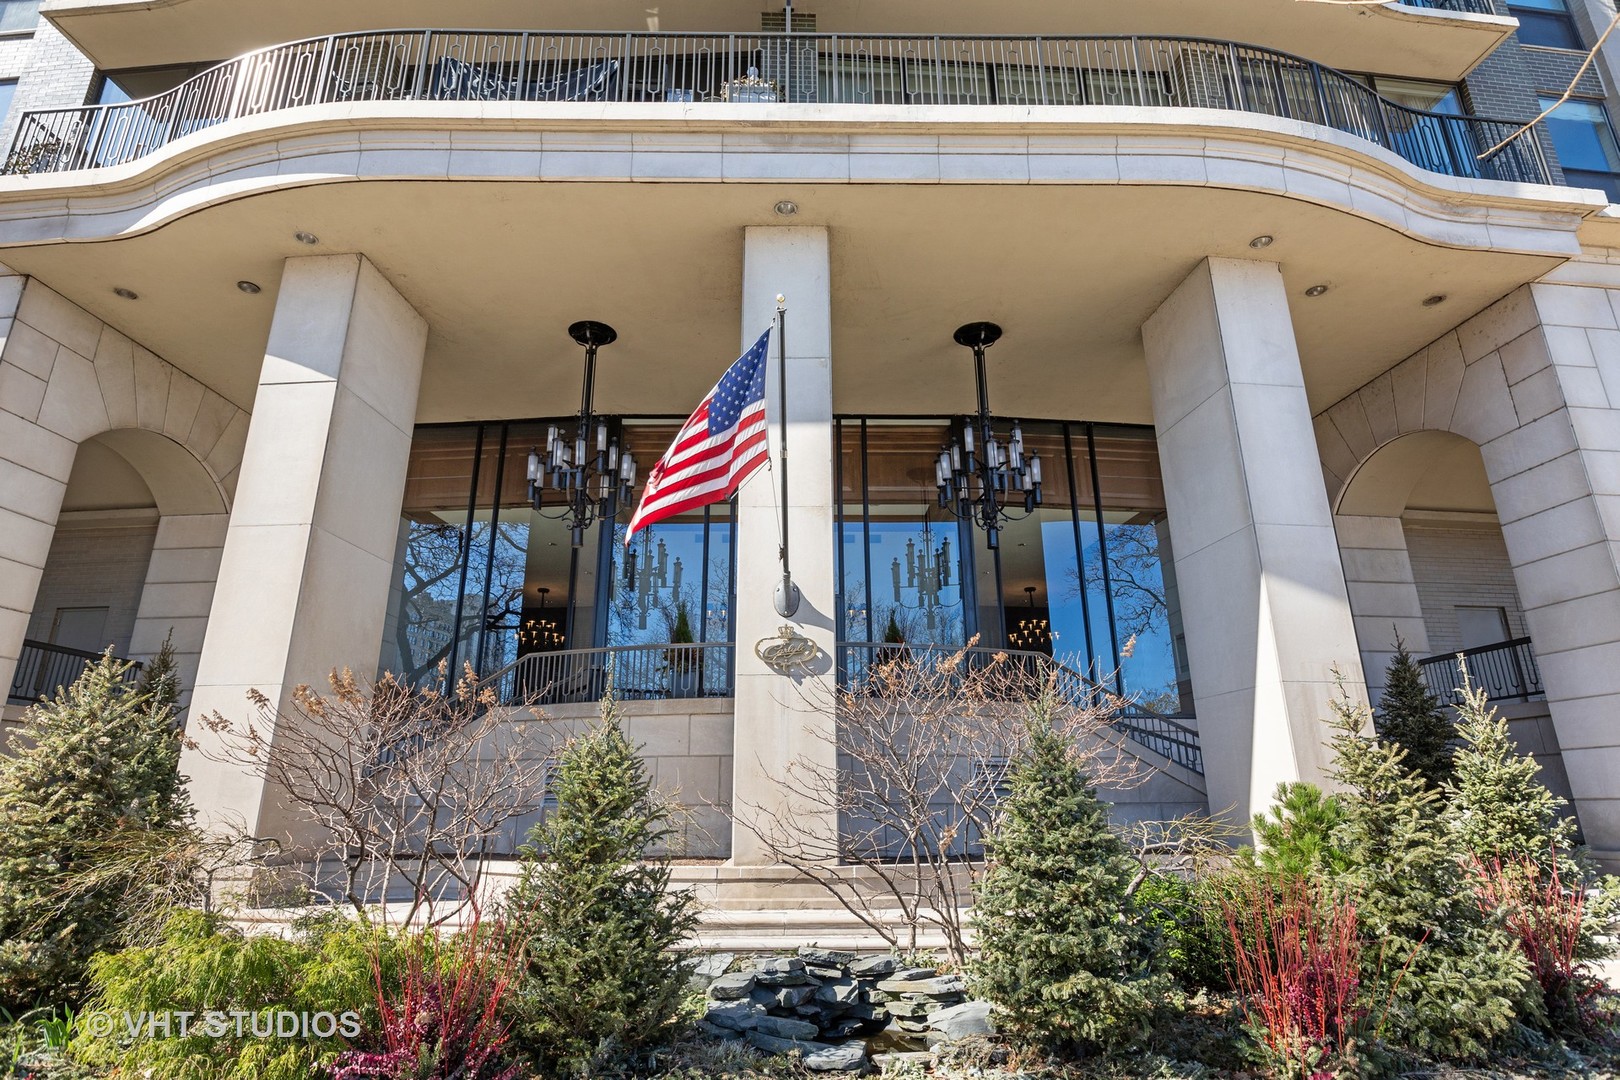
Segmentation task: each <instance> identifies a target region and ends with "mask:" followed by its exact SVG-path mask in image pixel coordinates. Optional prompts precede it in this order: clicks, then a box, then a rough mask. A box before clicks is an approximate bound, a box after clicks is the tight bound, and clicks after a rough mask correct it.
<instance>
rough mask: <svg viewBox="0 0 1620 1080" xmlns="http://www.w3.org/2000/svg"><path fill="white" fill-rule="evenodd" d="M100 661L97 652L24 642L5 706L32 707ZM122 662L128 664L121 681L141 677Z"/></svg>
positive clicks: (133, 666)
mask: <svg viewBox="0 0 1620 1080" xmlns="http://www.w3.org/2000/svg"><path fill="white" fill-rule="evenodd" d="M100 659H101V654H100V653H93V652H85V651H84V650H83V649H69V648H65V647H63V646H61V645H52V644H51V643H50V642H48V641H27V640H25V641H24V642H23V645H22V655H21V656H19V657H18V658H17V669H16V670H15V671H14V672H12V675H11V687H10V688H9V689H8V690H7V691H6V704H8V705H32V704H34V703H35V702H37V701H39V699H40V698H43V697H48V696H50V695H52V694H54V693H56V691H57V689H58V688H59V687H66V686H72V685H73V684H74V683H75V682H77V681H78V678H79V676H80V675H83V674H84V669H85V668H87V667H89V666H90V665H91V664H93V663H95V662H96V661H97V660H100ZM124 662H125V663H128V664H129V665H130V666H129V667H128V668H126V669H125V671H124V681H125V682H131V683H132V682H134V681H135V679H136V678H137V677H138V676H139V675H140V671H141V665H140V664H139V663H137V662H134V661H124Z"/></svg>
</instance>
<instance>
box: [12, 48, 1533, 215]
mask: <svg viewBox="0 0 1620 1080" xmlns="http://www.w3.org/2000/svg"><path fill="white" fill-rule="evenodd" d="M374 101H436V102H437V101H465V102H578V103H604V102H605V103H614V102H626V103H652V102H659V103H668V104H669V106H670V107H671V108H672V109H687V110H691V109H694V107H696V106H700V105H701V104H703V103H707V102H724V103H728V104H731V105H743V106H747V105H751V104H763V103H786V104H790V105H791V104H805V105H810V104H819V105H848V106H871V107H887V108H889V109H891V110H892V109H894V108H904V107H906V106H910V105H931V106H939V105H946V106H971V105H1015V106H1026V107H1032V108H1035V107H1075V106H1082V107H1083V106H1088V105H1098V106H1129V107H1137V108H1154V109H1158V108H1182V109H1221V110H1231V111H1238V112H1248V113H1257V114H1263V115H1269V116H1278V117H1284V118H1288V119H1292V120H1297V121H1303V122H1306V123H1311V124H1320V125H1323V126H1326V127H1329V128H1334V129H1336V130H1338V131H1342V132H1347V133H1349V134H1352V135H1355V136H1358V137H1360V138H1363V139H1366V140H1368V141H1370V142H1373V143H1376V144H1377V145H1379V146H1382V147H1384V148H1386V149H1388V150H1390V151H1392V152H1394V153H1396V154H1398V155H1400V156H1401V157H1403V158H1405V159H1406V160H1407V161H1410V162H1412V163H1413V164H1415V165H1417V166H1419V167H1420V168H1423V169H1427V170H1430V171H1432V172H1437V173H1442V174H1445V175H1449V176H1459V177H1468V178H1477V179H1485V180H1505V181H1515V182H1521V183H1543V184H1544V183H1550V182H1551V174H1550V172H1549V170H1548V167H1547V162H1546V160H1545V159H1544V158H1543V156H1542V152H1541V147H1540V145H1539V140H1538V139H1537V138H1534V137H1530V136H1526V137H1522V138H1518V139H1514V140H1512V141H1511V142H1509V143H1507V145H1506V146H1504V147H1502V148H1501V149H1499V150H1495V151H1494V152H1492V148H1493V147H1496V146H1497V144H1499V143H1501V142H1502V141H1503V140H1504V139H1507V138H1508V136H1510V135H1512V134H1513V133H1514V132H1516V131H1518V130H1519V129H1520V128H1521V127H1522V126H1523V124H1522V122H1520V121H1513V120H1492V119H1485V118H1481V117H1473V116H1446V115H1440V114H1436V113H1425V112H1419V111H1417V110H1413V109H1409V108H1406V107H1404V106H1402V105H1397V104H1396V103H1394V102H1391V101H1388V100H1385V99H1384V98H1381V97H1379V96H1378V95H1376V94H1374V93H1373V92H1372V91H1371V90H1369V89H1368V88H1367V87H1365V86H1363V85H1362V84H1361V83H1359V82H1356V81H1355V80H1354V79H1351V78H1349V77H1348V76H1346V75H1344V74H1342V73H1340V72H1338V71H1335V70H1333V69H1331V68H1326V67H1323V66H1322V65H1320V64H1317V63H1314V62H1312V61H1309V60H1304V59H1301V58H1300V57H1297V56H1292V55H1289V54H1287V53H1282V52H1277V51H1274V50H1270V49H1262V48H1257V47H1254V46H1249V45H1240V44H1236V43H1233V42H1225V41H1212V40H1206V39H1202V38H1180V37H1134V36H1127V37H1122V36H1113V37H934V36H893V35H885V36H853V35H841V34H791V35H789V34H684V33H682V34H674V33H668V34H665V33H627V34H574V33H568V34H547V33H528V32H515V31H514V32H510V33H488V32H481V31H457V30H401V31H390V32H380V33H357V34H343V35H334V36H331V37H324V38H314V39H310V40H307V41H300V42H294V43H292V44H287V45H278V46H274V47H272V48H268V49H264V50H261V51H259V52H254V53H249V54H247V55H245V56H242V57H239V58H237V59H235V60H232V61H229V62H227V63H224V64H221V65H219V66H217V67H215V68H212V69H210V70H208V71H206V72H204V73H202V74H201V75H198V76H196V77H195V78H193V79H191V80H190V81H188V82H186V83H183V84H181V85H180V86H178V87H176V88H175V89H173V90H170V91H168V92H167V93H164V94H160V95H158V96H156V97H152V98H147V99H144V100H141V101H132V102H127V103H122V104H117V105H92V106H86V107H83V108H77V109H52V110H44V111H33V112H28V113H25V114H24V115H23V117H22V120H21V121H20V123H19V125H18V130H17V136H16V139H15V141H14V143H13V145H12V148H11V153H10V155H9V156H8V158H7V160H6V164H5V171H6V172H8V173H24V174H40V173H62V172H73V171H78V170H83V169H93V168H101V167H105V166H112V165H122V164H125V163H128V162H132V161H136V160H138V159H140V158H142V157H144V156H146V155H148V154H152V153H154V152H156V151H158V150H160V149H162V148H163V147H165V146H167V145H169V144H170V143H173V142H175V141H176V140H179V139H182V138H185V137H186V136H189V135H192V134H195V133H197V132H201V131H204V130H206V129H208V128H210V127H213V126H215V125H218V124H222V123H225V122H226V121H229V120H235V119H238V118H242V117H248V116H257V115H262V114H265V113H273V112H277V111H280V110H287V109H296V108H299V107H301V106H306V105H325V104H332V103H344V102H374ZM728 115H731V114H728Z"/></svg>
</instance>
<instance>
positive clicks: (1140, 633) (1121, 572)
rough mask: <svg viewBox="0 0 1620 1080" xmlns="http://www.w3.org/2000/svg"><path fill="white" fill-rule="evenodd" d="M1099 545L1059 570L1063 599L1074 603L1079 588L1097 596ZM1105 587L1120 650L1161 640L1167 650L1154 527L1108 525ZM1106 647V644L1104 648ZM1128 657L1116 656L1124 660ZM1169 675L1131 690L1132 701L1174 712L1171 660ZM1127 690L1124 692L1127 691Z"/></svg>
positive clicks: (1166, 611)
mask: <svg viewBox="0 0 1620 1080" xmlns="http://www.w3.org/2000/svg"><path fill="white" fill-rule="evenodd" d="M1100 547H1101V544H1100V543H1097V544H1092V545H1090V546H1089V547H1087V548H1086V549H1085V550H1084V551H1083V552H1082V553H1081V558H1080V564H1081V567H1083V568H1084V580H1083V582H1082V575H1081V570H1080V568H1077V567H1073V566H1070V567H1068V568H1066V569H1065V570H1064V578H1065V579H1066V581H1065V588H1064V599H1066V600H1072V601H1074V602H1076V603H1078V602H1079V599H1080V595H1081V589H1082V588H1084V589H1085V590H1086V592H1087V593H1088V594H1089V595H1091V596H1100V595H1101V594H1102V592H1103V572H1102V565H1103V561H1102V559H1101V558H1100V557H1099V550H1098V549H1099V548H1100ZM1108 585H1109V587H1110V588H1111V589H1112V592H1113V601H1114V627H1115V630H1116V632H1117V633H1118V635H1119V641H1120V644H1121V646H1122V649H1121V651H1122V652H1125V649H1124V648H1123V647H1124V646H1125V645H1126V643H1128V642H1129V643H1132V645H1133V647H1134V648H1135V649H1138V650H1140V649H1141V648H1142V647H1143V646H1144V645H1146V644H1147V643H1148V642H1153V641H1157V640H1159V639H1164V641H1165V648H1166V649H1168V648H1169V645H1168V635H1169V627H1170V605H1169V603H1168V599H1167V597H1166V595H1165V588H1164V568H1163V563H1162V561H1161V559H1160V552H1159V528H1158V526H1157V525H1156V524H1153V523H1147V524H1129V525H1110V526H1109V527H1108ZM1105 648H1106V646H1105ZM1128 657H1129V653H1128V652H1127V653H1126V655H1125V656H1122V657H1121V662H1123V661H1124V660H1125V659H1128ZM1170 667H1171V672H1172V674H1171V677H1170V678H1169V679H1168V680H1167V681H1166V682H1165V683H1164V684H1163V685H1161V686H1159V687H1155V688H1148V687H1137V688H1135V690H1134V693H1133V697H1134V698H1135V699H1136V700H1137V701H1138V702H1139V703H1140V704H1141V705H1144V706H1146V707H1147V708H1149V709H1152V710H1154V711H1155V712H1168V713H1175V712H1178V711H1179V710H1180V708H1181V692H1180V688H1179V685H1178V683H1177V682H1176V679H1175V676H1174V662H1173V660H1172V661H1171V663H1170ZM1128 689H1129V688H1128Z"/></svg>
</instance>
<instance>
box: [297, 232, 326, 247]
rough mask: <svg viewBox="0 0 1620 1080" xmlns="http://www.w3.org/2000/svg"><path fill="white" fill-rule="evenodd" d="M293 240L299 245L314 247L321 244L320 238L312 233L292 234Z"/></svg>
mask: <svg viewBox="0 0 1620 1080" xmlns="http://www.w3.org/2000/svg"><path fill="white" fill-rule="evenodd" d="M293 239H294V240H296V241H298V242H299V243H300V244H311V245H314V244H318V243H320V242H321V238H320V237H318V236H316V235H315V234H314V233H312V232H295V233H293Z"/></svg>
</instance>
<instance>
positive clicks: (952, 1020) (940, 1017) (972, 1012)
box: [928, 1001, 996, 1042]
mask: <svg viewBox="0 0 1620 1080" xmlns="http://www.w3.org/2000/svg"><path fill="white" fill-rule="evenodd" d="M928 1026H929V1027H931V1028H933V1029H934V1031H936V1032H938V1033H939V1035H940V1036H942V1039H943V1041H945V1042H955V1041H957V1040H958V1039H965V1038H967V1037H968V1036H970V1035H994V1034H995V1033H996V1022H995V1018H994V1017H993V1016H992V1015H991V1009H990V1003H989V1002H988V1001H969V1002H967V1003H966V1004H963V1005H956V1006H953V1007H952V1008H949V1009H943V1010H941V1011H939V1012H937V1013H934V1014H933V1015H932V1016H930V1017H929V1018H928ZM929 1041H930V1042H933V1039H932V1038H930V1040H929Z"/></svg>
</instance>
